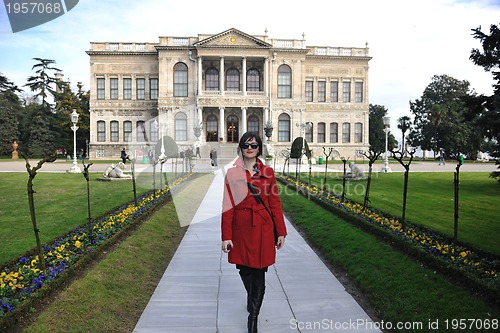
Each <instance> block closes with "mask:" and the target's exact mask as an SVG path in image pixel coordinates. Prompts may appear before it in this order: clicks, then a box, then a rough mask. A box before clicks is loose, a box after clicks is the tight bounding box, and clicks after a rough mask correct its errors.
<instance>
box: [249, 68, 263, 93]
mask: <svg viewBox="0 0 500 333" xmlns="http://www.w3.org/2000/svg"><path fill="white" fill-rule="evenodd" d="M247 91H260V72H259V70H258V69H257V68H250V69H249V70H248V71H247Z"/></svg>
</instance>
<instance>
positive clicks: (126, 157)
mask: <svg viewBox="0 0 500 333" xmlns="http://www.w3.org/2000/svg"><path fill="white" fill-rule="evenodd" d="M120 157H121V159H122V162H123V164H127V159H128V154H127V152H126V151H125V148H123V149H122V152H121V154H120Z"/></svg>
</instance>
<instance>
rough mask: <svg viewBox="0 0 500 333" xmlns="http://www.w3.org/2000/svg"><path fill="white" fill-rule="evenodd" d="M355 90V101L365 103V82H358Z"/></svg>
mask: <svg viewBox="0 0 500 333" xmlns="http://www.w3.org/2000/svg"><path fill="white" fill-rule="evenodd" d="M354 90H355V91H354V99H355V101H356V103H363V82H356V84H355V86H354Z"/></svg>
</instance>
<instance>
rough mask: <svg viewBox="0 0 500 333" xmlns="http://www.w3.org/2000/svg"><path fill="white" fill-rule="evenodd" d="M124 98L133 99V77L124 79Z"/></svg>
mask: <svg viewBox="0 0 500 333" xmlns="http://www.w3.org/2000/svg"><path fill="white" fill-rule="evenodd" d="M123 99H132V79H123Z"/></svg>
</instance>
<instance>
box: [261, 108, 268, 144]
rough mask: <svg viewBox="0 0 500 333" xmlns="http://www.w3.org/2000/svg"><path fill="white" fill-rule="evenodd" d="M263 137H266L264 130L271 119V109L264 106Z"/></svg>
mask: <svg viewBox="0 0 500 333" xmlns="http://www.w3.org/2000/svg"><path fill="white" fill-rule="evenodd" d="M262 111H263V112H262V133H261V135H262V137H263V138H265V137H266V132H265V131H264V127H265V126H266V123H267V122H268V121H269V109H268V108H264V110H262Z"/></svg>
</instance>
